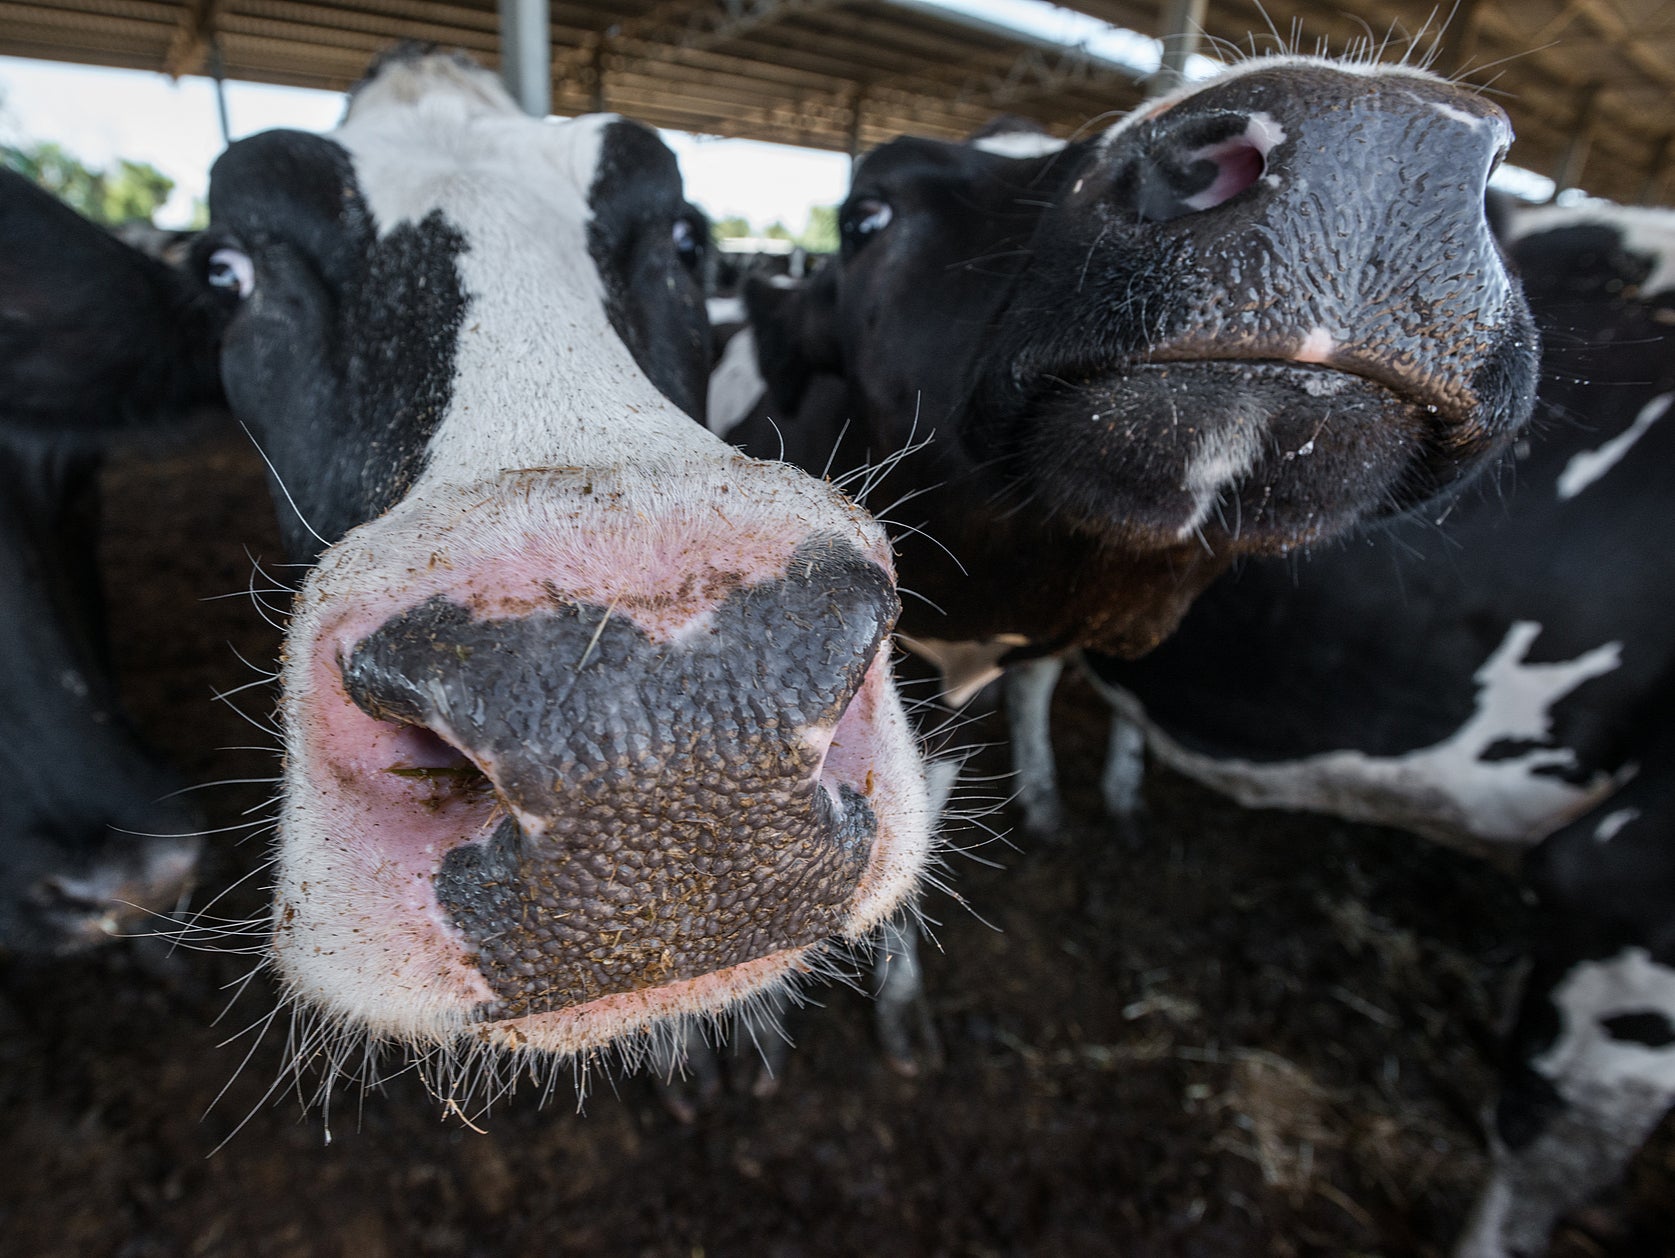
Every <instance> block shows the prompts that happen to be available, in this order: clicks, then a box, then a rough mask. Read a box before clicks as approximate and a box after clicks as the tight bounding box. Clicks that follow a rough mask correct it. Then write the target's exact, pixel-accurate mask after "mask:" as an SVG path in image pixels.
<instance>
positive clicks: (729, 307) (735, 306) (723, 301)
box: [704, 297, 750, 328]
mask: <svg viewBox="0 0 1675 1258" xmlns="http://www.w3.org/2000/svg"><path fill="white" fill-rule="evenodd" d="M704 313H705V314H706V315H707V316H708V317H709V321H710V326H711V327H712V328H713V327H715V326H717V325H718V324H722V323H743V322H744V321H745V320H746V319H748V318H749V317H750V315H749V314H748V313H747V312H746V311H745V308H744V298H742V297H709V298H706V299H705V300H704Z"/></svg>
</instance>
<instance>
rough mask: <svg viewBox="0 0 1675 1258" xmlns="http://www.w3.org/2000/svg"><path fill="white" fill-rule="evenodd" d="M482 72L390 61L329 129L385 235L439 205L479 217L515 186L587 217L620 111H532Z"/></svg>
mask: <svg viewBox="0 0 1675 1258" xmlns="http://www.w3.org/2000/svg"><path fill="white" fill-rule="evenodd" d="M450 69H454V70H455V71H456V72H455V73H453V74H448V73H446V71H448V70H450ZM484 77H485V76H483V75H482V74H481V72H480V71H469V72H464V71H461V70H460V69H459V68H457V67H455V65H454V63H453V62H450V61H447V60H434V59H433V60H432V61H430V62H425V63H421V64H418V65H400V66H395V67H392V68H391V69H389V70H386V71H385V72H384V74H383V75H381V76H380V77H379V78H378V79H376V80H374V81H373V83H372V84H370V85H369V86H367V87H364V88H362V89H361V90H360V91H359V92H357V94H356V96H355V98H354V99H353V101H352V102H351V104H350V107H349V112H348V114H347V116H346V117H345V118H344V121H343V123H342V125H341V126H339V127H338V129H337V130H336V131H334V132H332V133H331V134H330V136H329V138H330V139H332V140H334V141H335V142H336V143H338V144H340V145H341V146H342V147H343V148H344V149H345V150H346V151H347V152H348V153H349V155H350V159H351V161H352V163H353V165H354V169H355V179H356V183H357V185H358V187H359V190H360V193H361V196H362V197H363V198H364V199H365V201H366V203H367V206H368V208H369V209H370V210H371V211H372V215H373V218H374V220H375V221H376V222H377V223H378V229H379V232H380V234H384V233H388V232H389V231H390V230H392V229H393V228H394V227H396V226H397V225H399V224H401V223H404V222H418V221H420V220H422V219H423V218H425V216H426V215H428V214H430V213H431V212H432V211H434V210H442V211H443V212H444V213H445V214H447V216H448V217H449V218H450V219H459V218H461V217H463V218H466V219H469V218H474V217H478V216H479V214H478V212H477V210H478V209H481V208H486V204H485V203H492V202H495V201H502V202H503V201H504V198H506V197H507V195H508V194H512V195H514V196H516V197H518V199H523V200H531V201H532V202H533V201H537V200H538V201H539V203H540V205H541V208H542V210H543V211H544V212H545V213H546V214H548V215H553V216H563V217H565V218H569V217H572V216H574V217H576V218H579V219H581V220H583V221H585V220H586V219H587V218H588V217H590V211H589V206H588V194H589V190H590V189H591V188H592V186H593V182H594V179H595V176H596V175H597V173H598V171H599V167H600V162H601V159H602V154H603V152H604V149H605V147H606V144H607V137H608V135H609V133H610V130H611V128H612V126H613V124H617V123H620V122H621V121H622V120H621V119H619V118H617V117H616V116H615V115H613V114H593V115H588V116H585V117H582V118H575V119H571V120H569V121H564V122H544V121H541V120H538V119H535V118H531V117H529V116H528V115H526V114H524V113H522V112H521V111H519V110H518V108H517V107H516V106H515V105H513V103H512V101H511V99H510V98H509V97H508V96H507V95H506V94H505V92H504V91H503V90H502V89H501V88H500V86H499V84H498V83H495V82H494V81H493V80H492V79H487V80H486V81H484ZM520 190H521V191H520ZM474 206H476V207H477V209H474V208H473V207H474Z"/></svg>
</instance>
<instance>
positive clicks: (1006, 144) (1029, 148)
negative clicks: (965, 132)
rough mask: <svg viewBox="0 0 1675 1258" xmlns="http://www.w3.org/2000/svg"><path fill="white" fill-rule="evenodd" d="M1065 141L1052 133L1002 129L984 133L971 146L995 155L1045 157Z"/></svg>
mask: <svg viewBox="0 0 1675 1258" xmlns="http://www.w3.org/2000/svg"><path fill="white" fill-rule="evenodd" d="M1064 145H1065V142H1064V141H1063V140H1061V139H1059V138H1058V137H1057V136H1053V135H1042V134H1041V133H1040V132H1038V131H1002V132H1001V133H1000V134H999V135H986V136H984V137H983V138H982V139H981V140H973V141H972V142H971V147H972V148H974V149H979V150H981V151H982V152H984V153H993V154H994V155H995V156H997V157H1016V158H1024V157H1045V156H1046V155H1047V154H1048V153H1057V152H1059V151H1060V150H1061V149H1063V148H1064Z"/></svg>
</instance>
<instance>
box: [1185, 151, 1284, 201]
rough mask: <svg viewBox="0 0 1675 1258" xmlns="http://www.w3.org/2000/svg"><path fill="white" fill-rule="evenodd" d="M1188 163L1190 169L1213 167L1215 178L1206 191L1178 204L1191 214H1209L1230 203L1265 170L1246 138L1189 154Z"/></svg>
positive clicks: (1261, 156)
mask: <svg viewBox="0 0 1675 1258" xmlns="http://www.w3.org/2000/svg"><path fill="white" fill-rule="evenodd" d="M1188 161H1189V162H1190V163H1191V164H1192V165H1194V166H1197V165H1199V164H1200V163H1204V162H1209V163H1213V164H1214V166H1215V174H1214V176H1213V177H1212V178H1211V180H1210V182H1209V185H1208V186H1207V187H1205V188H1203V189H1202V190H1200V191H1198V192H1195V193H1193V194H1192V195H1191V196H1189V197H1183V198H1182V204H1183V205H1185V206H1186V207H1187V208H1189V209H1193V210H1213V209H1214V208H1215V207H1216V206H1218V205H1223V204H1225V203H1227V202H1228V201H1231V200H1232V199H1233V198H1234V197H1236V196H1238V195H1239V194H1240V193H1241V192H1243V191H1244V190H1245V189H1246V188H1248V187H1250V186H1251V185H1252V184H1254V183H1255V182H1256V181H1257V180H1259V179H1261V178H1262V173H1263V171H1265V170H1266V169H1267V168H1268V163H1267V158H1266V157H1265V155H1264V154H1263V151H1262V149H1261V147H1260V146H1259V145H1258V144H1257V143H1256V142H1255V141H1254V140H1252V139H1250V138H1249V137H1246V136H1234V137H1233V138H1232V139H1230V140H1223V141H1222V142H1221V143H1219V144H1212V145H1209V146H1208V147H1206V148H1201V149H1199V150H1198V151H1197V152H1195V153H1193V154H1191V155H1190V157H1189V158H1188Z"/></svg>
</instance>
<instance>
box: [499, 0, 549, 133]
mask: <svg viewBox="0 0 1675 1258" xmlns="http://www.w3.org/2000/svg"><path fill="white" fill-rule="evenodd" d="M500 81H501V82H502V83H504V84H505V85H506V90H507V91H508V92H510V93H511V94H512V99H513V100H515V101H517V102H518V104H519V105H521V106H523V108H524V111H525V112H526V113H531V114H534V115H535V116H536V117H537V118H545V117H546V116H547V115H548V114H550V113H551V112H552V105H553V77H552V20H551V18H550V17H549V16H548V9H547V0H500Z"/></svg>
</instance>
